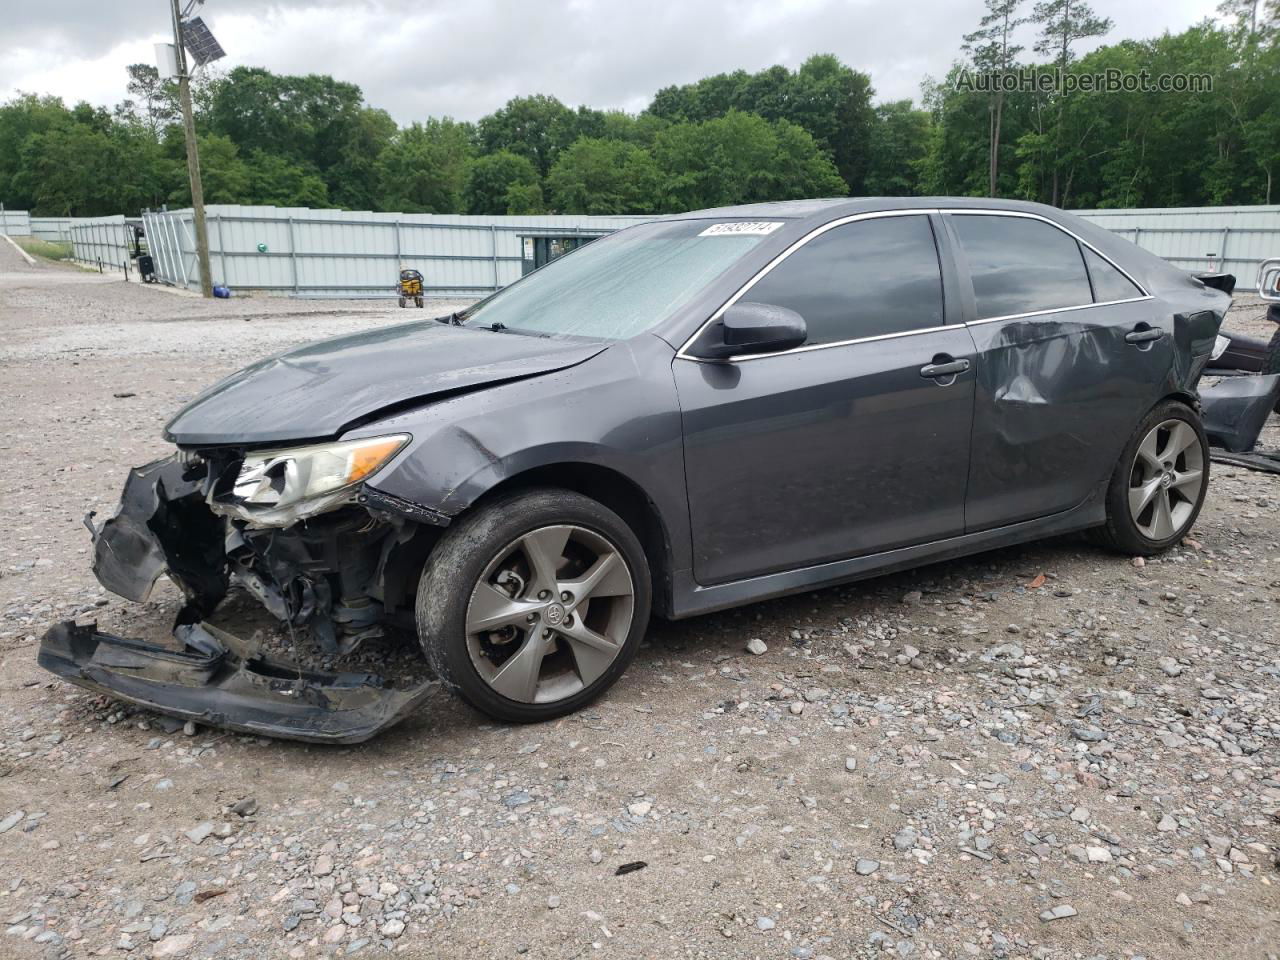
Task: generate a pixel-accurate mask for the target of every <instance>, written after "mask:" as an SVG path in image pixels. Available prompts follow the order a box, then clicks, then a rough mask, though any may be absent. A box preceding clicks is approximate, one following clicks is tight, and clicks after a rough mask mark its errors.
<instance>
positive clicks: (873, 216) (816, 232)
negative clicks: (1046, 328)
mask: <svg viewBox="0 0 1280 960" xmlns="http://www.w3.org/2000/svg"><path fill="white" fill-rule="evenodd" d="M929 214H958V215H962V216H970V215H976V216H989V217H1022V218H1024V219H1027V220H1039V221H1041V222H1042V223H1047V224H1049V226H1051V227H1056V228H1057V229H1059V230H1061V231H1062V232H1063V233H1065V234H1067V236H1069V237H1071V238H1072V239H1074V240H1075V241H1076V242H1077V243H1080V244H1082V245H1084V246H1086V247H1088V248H1089V249H1090V250H1092V251H1093V252H1094V253H1096V254H1097V255H1098V256H1099V257H1101V258H1102V259H1103V260H1105V261H1106V262H1107V263H1109V264H1111V266H1113V267H1115V268H1116V269H1117V270H1119V271H1120V273H1121V274H1122V275H1123V276H1124V277H1125V279H1127V280H1128V281H1129V282H1130V283H1132V284H1133V285H1134V286H1135V287H1137V288H1138V289H1139V290H1141V291H1142V296H1140V297H1128V298H1126V299H1124V300H1104V301H1102V302H1100V303H1081V304H1077V305H1076V306H1073V307H1056V308H1054V309H1051V310H1033V311H1030V312H1028V313H1011V314H1008V315H1005V316H1000V317H986V318H984V319H982V320H966V321H965V322H964V323H949V324H944V325H942V326H937V327H921V328H919V329H916V330H901V331H898V332H896V333H880V334H875V335H873V336H870V337H855V338H853V339H851V340H837V341H834V342H832V343H814V344H807V345H804V346H799V347H792V348H791V349H790V350H775V351H772V352H770V353H751V354H744V355H742V356H737V357H727V358H725V359H718V360H713V359H710V358H708V357H695V356H691V355H690V354H688V353H686V352H685V351H687V350H688V349H689V347H690V345H691V344H693V342H694V341H696V340H697V339H698V337H700V336H702V333H703V331H704V330H706V329H707V327H709V326H711V324H713V323H715V322H716V321H717V320H719V319H720V318H721V317H722V316H724V312H725V311H726V310H728V309H729V308H730V307H731V306H733V305H734V304H735V303H737V302H738V301H739V300H741V299H742V297H743V296H744V295H745V294H746V293H747V291H749V290H750V289H751V288H752V287H754V286H755V285H756V284H757V283H759V282H760V280H761V279H762V278H763V277H764V276H766V275H767V274H768V273H769V272H770V271H771V270H773V268H774V267H776V266H777V265H778V264H780V263H782V261H783V260H786V259H787V258H788V257H789V256H791V254H793V253H795V252H796V251H797V250H799V249H800V248H801V247H803V246H804V245H805V244H807V243H808V242H809V241H810V240H812V239H814V238H815V237H820V236H822V234H824V233H826V232H827V231H828V230H834V229H835V228H836V227H842V226H844V225H845V224H847V223H856V222H859V221H862V220H878V219H881V218H884V217H909V216H928V215H929ZM1085 270H1086V272H1087V271H1088V265H1087V264H1086V265H1085ZM939 280H941V262H939ZM1153 299H1155V298H1154V297H1152V296H1151V294H1150V293H1148V292H1147V290H1146V288H1145V287H1143V286H1142V284H1140V283H1138V281H1137V280H1135V279H1134V278H1133V277H1132V276H1130V275H1129V272H1128V271H1127V270H1125V269H1124V268H1123V267H1122V266H1120V265H1119V264H1118V263H1116V262H1115V261H1114V260H1112V259H1111V258H1110V257H1108V256H1107V255H1106V254H1105V253H1103V252H1102V251H1101V250H1099V249H1098V248H1097V247H1095V246H1094V245H1093V244H1091V243H1090V242H1089V241H1088V240H1085V239H1084V238H1083V237H1081V236H1079V235H1078V234H1076V233H1073V232H1072V231H1071V230H1068V229H1067V228H1066V227H1064V226H1062V224H1060V223H1056V222H1055V221H1053V220H1050V219H1049V218H1048V217H1045V216H1041V215H1040V214H1038V213H1027V212H1024V211H1020V210H977V209H972V210H971V209H964V208H938V207H926V208H921V209H907V210H877V211H875V212H872V213H855V214H852V215H851V216H848V217H841V218H839V219H838V220H832V221H831V222H830V223H824V224H822V225H821V226H820V227H816V228H815V229H813V230H812V231H810V232H809V233H807V234H805V235H804V236H803V237H801V238H799V239H798V240H796V242H795V243H793V244H791V246H789V247H787V249H785V250H783V251H782V252H781V253H779V254H778V255H777V256H776V257H774V258H773V259H772V260H770V261H769V262H768V263H767V264H765V265H764V266H763V267H761V268H760V270H759V271H758V272H757V273H756V274H755V276H753V277H752V278H751V279H750V280H748V281H747V282H746V283H744V284H743V285H742V286H741V287H739V288H738V290H737V292H735V293H734V294H733V296H731V297H730V298H729V299H728V300H726V301H725V302H724V304H722V305H721V306H720V308H719V309H717V310H716V312H715V313H713V314H712V315H711V316H710V317H708V318H707V319H706V321H704V322H703V323H702V325H701V326H699V327H698V329H697V330H695V331H694V332H693V334H692V335H691V336H690V337H689V338H688V339H686V340H685V342H684V343H682V344H681V345H680V349H679V350H677V351H676V359H677V360H692V361H693V362H695V363H725V362H728V363H743V362H745V361H748V360H767V359H769V358H770V357H783V356H787V355H789V354H793V353H808V352H810V351H813V350H827V349H830V348H833V347H847V346H851V345H853V344H855V343H873V342H875V341H878V340H895V339H897V338H899V337H913V336H916V335H917V334H921V333H938V332H939V331H942V330H958V329H960V328H961V327H974V326H981V325H982V324H984V323H997V322H999V321H1001V320H1021V319H1023V318H1026V317H1040V316H1046V315H1048V314H1051V313H1066V312H1069V311H1072V310H1087V309H1089V308H1091V307H1111V306H1115V305H1116V304H1121V303H1140V302H1142V301H1144V300H1153Z"/></svg>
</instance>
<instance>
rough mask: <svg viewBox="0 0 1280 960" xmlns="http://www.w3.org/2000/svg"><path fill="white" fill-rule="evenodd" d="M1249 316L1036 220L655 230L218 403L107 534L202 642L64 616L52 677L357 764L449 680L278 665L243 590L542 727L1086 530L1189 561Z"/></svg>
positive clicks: (292, 618)
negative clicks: (997, 555) (891, 578)
mask: <svg viewBox="0 0 1280 960" xmlns="http://www.w3.org/2000/svg"><path fill="white" fill-rule="evenodd" d="M1218 286H1225V285H1224V284H1221V283H1214V281H1213V280H1212V279H1211V280H1210V281H1209V285H1206V283H1205V282H1202V280H1200V279H1196V278H1193V277H1191V276H1189V275H1188V274H1186V273H1184V272H1182V271H1180V270H1177V269H1175V268H1174V267H1172V266H1170V265H1169V264H1168V263H1166V262H1165V261H1163V260H1161V259H1159V258H1157V257H1155V256H1153V255H1151V254H1149V253H1146V252H1144V251H1143V250H1140V249H1138V248H1137V247H1135V246H1133V245H1132V244H1129V243H1128V242H1126V241H1124V240H1121V239H1119V238H1117V237H1116V236H1114V235H1112V234H1110V233H1108V232H1106V231H1104V230H1102V229H1099V228H1097V227H1095V226H1093V225H1091V224H1089V223H1086V222H1084V221H1082V220H1080V219H1078V218H1076V217H1073V216H1071V215H1070V214H1067V213H1064V212H1062V211H1060V210H1056V209H1052V208H1048V207H1042V206H1038V205H1034V204H1026V203H1016V202H1006V201H994V200H993V201H987V200H972V199H968V200H939V199H933V200H929V199H916V200H897V199H893V200H888V199H866V200H830V201H796V202H787V203H774V204H766V205H759V206H752V207H741V208H729V209H720V210H707V211H701V212H697V213H689V214H684V215H681V216H677V217H671V218H666V219H662V220H658V221H655V222H652V223H647V224H643V225H640V226H635V227H631V228H629V229H627V230H623V231H621V232H619V233H616V234H614V235H611V236H609V237H606V238H604V239H601V240H597V241H595V242H593V243H590V244H589V245H586V246H584V247H582V248H581V249H579V250H577V251H575V252H574V253H572V254H570V255H568V256H565V257H563V258H561V259H559V260H556V261H554V262H552V263H551V264H549V265H547V266H546V267H544V268H542V269H540V270H538V271H536V272H534V273H532V274H530V275H529V276H527V277H525V278H524V279H522V280H521V281H519V282H518V283H515V284H513V285H512V286H510V287H507V288H506V289H504V290H502V291H500V292H499V293H496V294H494V295H493V296H491V297H489V298H488V299H486V300H484V301H481V302H480V303H478V304H476V305H475V306H473V307H471V308H470V309H468V310H466V311H465V312H463V313H460V314H453V315H451V316H448V317H441V318H438V319H436V320H427V321H419V322H414V323H407V324H400V325H397V326H392V327H387V328H385V329H382V330H378V331H374V332H372V333H363V334H358V335H354V336H348V337H342V338H338V339H335V340H329V341H325V342H322V343H317V344H314V345H310V346H306V347H303V348H301V349H298V350H294V351H291V352H289V353H286V354H283V355H280V356H276V357H271V358H268V359H266V360H263V361H261V362H259V363H257V364H255V365H254V366H251V367H249V368H247V369H245V370H243V371H241V372H239V373H237V374H235V375H233V376H232V377H230V378H228V379H227V380H225V381H223V382H222V383H219V384H217V385H215V386H214V387H212V388H211V389H209V390H208V391H206V392H205V393H204V394H202V395H201V396H199V397H197V398H196V399H195V400H193V401H192V402H191V403H190V404H189V405H188V406H187V407H186V408H185V409H183V410H181V411H180V412H179V413H178V414H177V415H176V416H175V417H174V418H173V420H172V421H171V422H170V423H169V425H168V426H167V428H166V436H167V438H168V439H169V440H170V441H171V442H172V443H173V444H174V446H175V451H174V453H173V455H172V456H171V457H168V458H166V459H164V460H161V461H158V462H156V463H152V464H148V465H146V466H144V467H139V468H137V469H136V470H134V471H133V473H132V474H131V476H130V478H129V480H128V483H127V484H126V488H125V493H124V497H123V500H122V504H121V509H120V512H119V513H118V514H117V515H116V516H115V517H113V518H111V519H109V520H107V521H106V522H105V523H103V524H101V525H99V526H94V527H93V530H94V539H95V572H96V573H97V575H98V577H99V579H100V580H101V581H102V582H103V583H104V584H105V585H106V586H108V587H109V588H110V589H112V590H114V591H115V592H117V593H119V594H121V595H122V596H125V597H127V598H130V599H133V600H143V599H145V598H146V597H147V596H148V595H149V593H150V591H151V588H152V586H153V584H154V583H155V581H156V579H157V578H158V577H159V576H160V575H161V574H162V573H167V575H168V576H169V578H170V579H171V580H173V581H174V582H176V583H177V584H178V585H179V586H180V587H181V588H182V590H183V591H184V593H185V595H186V599H187V603H186V606H185V607H184V608H183V611H182V613H181V614H180V615H179V618H178V624H177V626H176V628H175V636H176V637H177V639H178V641H179V645H178V646H177V647H176V648H175V647H159V646H153V645H149V644H144V643H140V642H138V641H135V640H130V639H128V638H119V637H113V636H109V635H107V634H104V633H102V632H100V631H98V630H97V629H96V627H94V626H92V625H77V624H75V623H64V624H59V625H58V626H56V627H54V628H53V629H51V630H50V631H49V633H48V634H47V635H46V637H45V639H44V642H43V644H42V648H41V652H40V659H41V662H42V663H43V664H44V665H45V666H46V667H48V668H49V669H51V670H53V671H54V672H55V673H58V674H60V675H61V676H64V677H66V678H68V679H70V680H72V681H73V682H76V683H80V684H82V685H84V686H88V687H91V688H93V689H96V690H101V691H106V692H110V693H112V694H114V695H116V696H118V697H122V698H124V699H127V700H131V701H134V702H137V703H142V704H145V705H147V706H150V707H153V708H155V709H158V710H162V711H165V712H168V713H171V714H176V715H178V716H183V717H190V718H194V719H198V720H201V721H203V722H209V723H217V724H222V725H225V726H228V727H232V728H235V729H243V730H251V731H255V732H260V733H268V734H272V735H277V736H287V737H297V738H302V739H310V740H331V741H346V742H351V741H357V740H361V739H364V738H366V737H368V736H370V735H372V734H373V733H374V732H376V731H377V730H379V729H382V728H384V727H386V726H387V725H389V724H391V723H394V722H395V721H396V720H398V719H399V718H401V717H403V716H404V715H405V714H406V713H408V712H409V711H410V710H412V709H414V707H415V706H416V705H417V704H418V702H419V701H420V700H421V699H422V698H423V697H424V696H425V695H426V693H427V690H428V687H427V686H426V685H421V686H418V687H414V686H407V687H406V686H404V685H397V684H394V683H392V682H390V681H388V680H386V679H384V678H382V677H378V676H372V675H369V674H364V673H360V674H357V673H322V672H316V671H307V670H303V669H301V668H300V667H299V666H298V665H296V664H288V663H279V662H276V661H273V660H271V659H270V658H269V657H267V656H266V655H265V654H264V652H263V651H262V650H261V649H258V648H256V647H255V646H254V644H253V643H251V642H249V641H245V640H243V639H240V638H237V637H234V636H231V635H229V634H227V633H225V632H224V631H222V630H219V629H218V628H217V627H216V626H215V625H214V624H213V623H211V622H210V618H211V617H212V616H213V615H214V613H215V610H216V608H217V607H218V605H219V603H220V602H221V601H222V600H223V598H224V597H225V596H226V594H227V593H228V591H230V590H242V591H247V592H248V593H249V594H251V595H252V596H254V597H256V598H257V599H258V600H260V601H261V602H262V603H263V605H265V607H266V609H267V610H268V611H270V613H271V614H272V615H274V616H275V617H276V618H278V619H279V620H280V621H281V622H282V623H284V624H285V625H286V626H287V627H288V628H289V629H291V630H307V631H309V632H310V634H311V635H312V636H313V637H314V638H316V641H317V642H318V643H319V644H320V645H321V646H322V647H324V648H325V649H326V650H327V651H328V652H329V653H330V654H332V655H333V656H334V657H335V658H337V659H339V660H340V658H341V656H342V655H343V654H344V653H346V652H348V651H350V650H351V649H352V648H354V647H355V646H356V645H358V644H360V643H361V642H363V641H364V640H366V639H367V638H369V637H372V636H376V635H379V634H390V635H397V636H398V635H403V636H405V637H408V638H412V637H414V636H416V640H417V642H418V643H420V644H421V646H422V649H423V651H424V652H425V654H426V657H427V659H428V660H429V662H430V664H431V665H432V667H433V668H434V671H435V673H436V675H437V676H438V678H439V679H440V680H441V681H442V682H443V683H444V684H445V685H446V686H447V687H448V688H450V689H452V690H454V691H456V692H457V693H458V694H460V695H461V696H463V697H464V698H465V699H466V700H467V701H468V702H469V703H471V704H473V705H474V706H475V707H477V708H478V709H480V710H482V711H484V712H485V713H487V714H489V715H491V716H493V717H497V718H500V719H504V720H512V721H534V720H542V719H546V718H550V717H555V716H559V715H561V714H564V713H566V712H568V711H571V710H574V709H576V708H578V707H580V706H582V705H583V704H585V703H587V702H588V701H590V700H591V699H592V698H594V697H596V696H598V695H599V694H600V693H602V692H603V691H604V690H606V689H607V688H608V687H609V686H610V685H611V684H613V683H614V682H615V681H616V680H617V679H618V677H619V676H620V675H621V674H622V672H623V670H624V669H625V668H626V666H627V664H628V662H629V661H630V660H631V658H632V657H633V656H634V655H635V652H636V649H637V647H638V646H639V644H640V642H641V639H642V638H643V636H644V633H645V630H646V628H647V626H648V623H649V619H650V616H651V614H657V615H660V616H663V617H668V618H679V617H688V616H693V615H696V614H700V613H706V612H709V611H713V610H721V609H724V608H727V607H732V606H735V605H738V604H744V603H751V602H753V601H757V600H763V599H766V598H770V597H778V596H782V595H784V594H789V593H794V592H797V591H803V590H812V589H814V588H817V587H822V586H826V585H829V584H834V583H841V582H845V581H850V580H855V579H858V578H862V577H869V576H874V575H876V574H880V573H884V572H886V571H890V570H900V569H903V568H905V567H911V566H915V565H918V564H923V563H928V562H931V561H935V560H940V559H945V558H950V557H958V556H962V555H964V554H971V553H975V552H978V551H982V550H988V549H992V548H997V547H1001V546H1006V545H1008V544H1013V543H1019V542H1023V541H1027V540H1033V539H1036V538H1039V537H1045V536H1049V535H1054V534H1062V533H1066V532H1069V531H1077V530H1090V531H1092V532H1093V534H1094V535H1095V536H1096V537H1097V539H1098V540H1099V541H1100V542H1102V543H1103V544H1105V545H1107V546H1110V547H1112V548H1114V549H1117V550H1120V551H1123V552H1125V553H1128V554H1137V555H1143V554H1153V553H1157V552H1159V551H1161V550H1164V549H1166V548H1168V547H1169V546H1171V545H1172V544H1174V543H1177V542H1178V540H1179V539H1180V538H1181V537H1182V536H1183V535H1184V534H1186V532H1187V531H1188V530H1189V529H1190V528H1191V526H1192V524H1193V523H1194V522H1195V519H1196V515H1197V513H1198V512H1199V510H1200V506H1201V503H1202V501H1203V499H1204V495H1205V490H1206V487H1207V480H1208V470H1209V459H1208V456H1207V448H1206V442H1205V434H1204V430H1203V428H1202V426H1201V423H1200V417H1199V413H1198V400H1197V394H1196V384H1197V381H1198V379H1199V377H1200V373H1201V370H1202V369H1203V367H1204V365H1205V363H1206V361H1207V360H1208V359H1209V356H1210V353H1211V351H1212V350H1213V347H1214V341H1215V335H1216V333H1217V330H1218V327H1219V325H1220V323H1221V322H1222V319H1223V316H1224V314H1225V312H1226V310H1227V307H1228V305H1229V302H1230V297H1229V296H1228V293H1226V292H1223V291H1222V290H1220V289H1216V288H1215V287H1218ZM407 642H413V641H412V639H409V640H408V641H407Z"/></svg>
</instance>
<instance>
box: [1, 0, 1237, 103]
mask: <svg viewBox="0 0 1280 960" xmlns="http://www.w3.org/2000/svg"><path fill="white" fill-rule="evenodd" d="M3 5H4V7H5V8H6V9H5V11H4V14H3V16H2V17H0V23H2V24H3V29H2V30H0V35H3V43H2V44H0V100H7V99H8V98H9V97H11V96H12V95H13V94H14V93H16V92H17V91H19V90H21V91H25V92H36V93H53V94H57V95H59V96H61V97H63V98H64V99H65V100H66V101H67V102H68V103H72V102H74V101H77V100H82V99H83V100H89V101H90V102H92V103H95V104H103V105H108V106H109V105H112V104H114V103H116V102H118V101H119V100H121V99H123V97H124V95H125V90H124V82H125V72H124V67H125V65H126V64H129V63H138V62H143V63H154V62H155V57H154V51H153V49H152V44H153V43H155V42H156V41H162V40H165V39H167V38H171V33H170V28H169V12H168V10H169V4H168V2H167V0H108V2H104V0H59V2H58V3H56V4H54V5H53V6H45V5H44V4H41V3H24V2H19V0H3ZM1093 5H1094V8H1095V9H1096V10H1097V11H1098V12H1099V13H1103V14H1106V15H1108V16H1110V17H1112V18H1113V19H1114V20H1115V24H1116V25H1115V29H1114V30H1113V31H1112V32H1111V34H1110V36H1108V37H1107V40H1108V41H1115V40H1119V39H1122V38H1125V37H1133V38H1141V37H1150V36H1154V35H1157V34H1159V33H1162V32H1164V31H1165V30H1170V31H1174V32H1176V31H1179V30H1182V29H1184V28H1185V27H1187V26H1190V25H1191V24H1193V23H1196V22H1197V21H1199V20H1201V19H1203V18H1204V17H1206V16H1211V15H1213V13H1214V10H1215V7H1216V5H1217V2H1216V0H1161V2H1159V3H1155V2H1152V0H1094V3H1093ZM1026 6H1027V8H1030V7H1031V0H1027V2H1026ZM982 9H983V4H982V0H640V2H637V0H612V2H605V0H532V2H529V0H525V2H515V0H506V2H500V0H443V2H442V0H413V2H409V0H380V2H357V0H312V2H302V0H208V3H206V4H205V6H204V7H203V8H202V10H201V11H200V12H201V14H202V15H203V16H204V19H205V22H206V23H208V24H209V26H210V27H211V28H212V29H213V31H214V33H215V34H216V35H217V37H218V39H219V41H220V42H221V43H222V46H223V47H224V48H225V49H226V50H227V54H228V55H227V57H226V59H225V60H223V61H221V66H222V67H223V68H224V69H230V68H231V67H234V66H238V65H250V66H263V67H266V68H268V69H270V70H273V71H275V72H277V73H329V74H332V75H333V76H335V77H337V78H338V79H340V80H348V81H352V82H354V83H357V84H359V85H360V87H361V88H363V90H364V94H365V99H366V100H367V101H368V102H369V103H371V104H373V105H374V106H379V107H383V108H385V109H386V110H388V111H390V112H391V114H392V116H394V117H395V118H396V120H398V121H399V122H400V123H402V124H403V123H407V122H409V121H411V120H415V119H421V118H423V117H425V116H429V115H434V116H442V115H450V116H453V117H456V118H458V119H462V120H475V119H478V118H479V117H481V116H483V115H484V114H486V113H489V112H490V111H492V110H494V109H495V108H497V107H499V106H501V105H502V104H503V103H504V102H506V101H507V100H508V99H509V98H510V97H512V96H516V95H518V94H529V93H549V94H553V95H555V96H557V97H559V98H560V99H561V100H563V101H565V102H566V103H568V104H571V105H577V104H579V103H586V104H589V105H591V106H594V107H601V108H609V107H621V108H624V109H627V110H632V111H635V110H639V109H642V108H643V107H644V106H645V105H646V104H647V103H648V101H649V98H650V97H651V96H652V94H653V93H654V91H656V90H657V89H659V88H660V87H663V86H666V85H668V84H672V83H684V82H688V81H691V80H696V79H697V78H698V77H702V76H706V75H707V74H711V73H719V72H722V71H727V70H734V69H737V68H739V67H741V68H744V69H746V70H758V69H760V68H762V67H766V66H769V65H770V64H774V63H782V64H786V65H787V66H790V67H795V66H798V65H799V64H800V63H801V62H802V61H803V60H804V59H805V58H806V57H807V56H809V55H810V54H812V53H835V54H837V55H838V56H839V57H840V58H841V59H842V60H844V61H845V62H846V63H848V64H850V65H851V66H853V67H856V68H857V69H859V70H864V71H866V72H868V73H870V75H871V78H872V82H873V83H874V85H875V89H876V94H877V98H878V99H880V100H888V99H898V98H903V97H911V98H914V99H918V98H919V92H920V81H921V79H922V78H923V77H924V76H925V75H926V74H932V75H933V76H935V77H940V76H941V75H942V74H944V73H945V72H946V70H947V68H948V66H949V65H950V63H951V62H952V60H953V59H954V58H955V57H956V55H957V53H958V50H959V46H960V38H961V35H962V34H964V33H965V32H967V31H969V30H972V29H973V28H974V26H975V25H976V24H977V21H978V19H979V18H980V17H981V14H982ZM1025 29H1026V31H1027V32H1026V37H1025V40H1026V41H1027V46H1028V47H1029V46H1030V41H1031V40H1032V39H1033V32H1032V29H1031V28H1030V27H1028V28H1025ZM1082 49H1084V48H1082Z"/></svg>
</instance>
